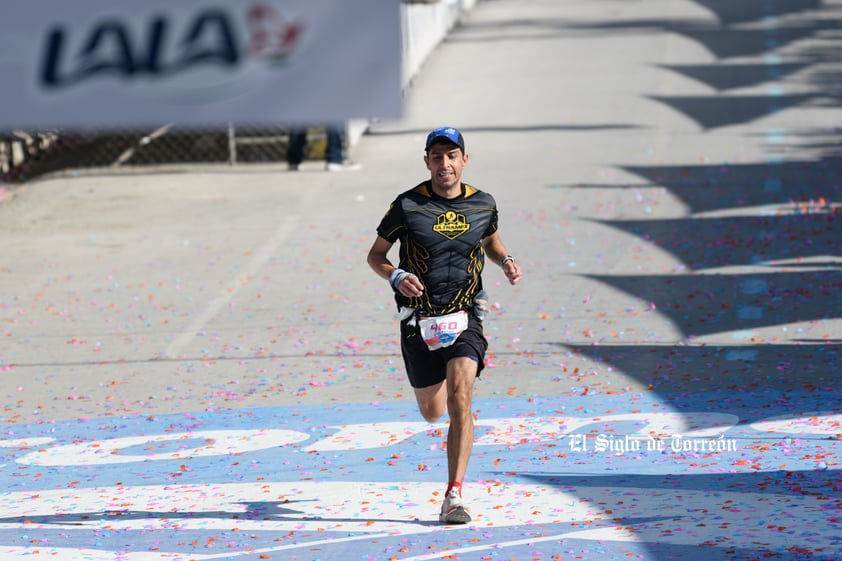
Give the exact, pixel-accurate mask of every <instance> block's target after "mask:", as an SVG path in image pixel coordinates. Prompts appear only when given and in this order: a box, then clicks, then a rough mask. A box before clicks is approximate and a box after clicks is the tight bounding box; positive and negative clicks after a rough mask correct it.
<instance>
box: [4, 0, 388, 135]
mask: <svg viewBox="0 0 842 561" xmlns="http://www.w3.org/2000/svg"><path fill="white" fill-rule="evenodd" d="M400 67H401V37H400V4H399V1H398V0H354V1H353V2H347V1H342V0H286V1H284V0H260V1H255V0H250V1H242V0H226V1H225V2H212V1H211V0H179V1H178V2H171V1H168V0H144V1H143V2H114V1H112V0H77V1H75V2H65V1H61V0H35V1H33V2H20V3H15V4H14V7H13V8H10V9H8V10H6V11H5V13H4V14H3V17H2V18H0V76H3V87H2V88H1V89H0V130H2V129H6V130H8V129H11V128H53V127H67V128H82V129H85V128H101V127H117V126H147V125H157V124H161V123H166V122H178V123H180V124H185V123H190V124H202V125H207V124H221V123H228V122H239V123H246V122H262V123H265V122H283V123H324V122H341V121H345V120H348V119H351V118H393V117H398V116H400V110H401V90H400Z"/></svg>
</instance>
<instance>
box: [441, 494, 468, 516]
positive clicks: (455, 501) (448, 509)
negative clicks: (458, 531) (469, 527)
mask: <svg viewBox="0 0 842 561" xmlns="http://www.w3.org/2000/svg"><path fill="white" fill-rule="evenodd" d="M470 521H471V515H470V514H468V511H466V510H465V507H464V506H462V497H460V496H459V491H458V490H457V489H451V490H450V492H449V493H448V494H447V495H446V496H445V497H444V504H443V505H441V514H439V522H441V523H442V524H467V523H468V522H470Z"/></svg>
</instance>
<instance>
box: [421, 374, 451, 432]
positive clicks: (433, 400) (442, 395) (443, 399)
mask: <svg viewBox="0 0 842 561" xmlns="http://www.w3.org/2000/svg"><path fill="white" fill-rule="evenodd" d="M415 400H416V401H417V402H418V409H420V410H421V415H422V416H423V417H424V420H426V421H427V422H428V423H435V422H436V421H438V420H439V419H440V418H441V416H442V415H444V412H445V408H446V406H447V386H445V383H444V382H439V383H438V384H435V385H432V386H428V387H426V388H415Z"/></svg>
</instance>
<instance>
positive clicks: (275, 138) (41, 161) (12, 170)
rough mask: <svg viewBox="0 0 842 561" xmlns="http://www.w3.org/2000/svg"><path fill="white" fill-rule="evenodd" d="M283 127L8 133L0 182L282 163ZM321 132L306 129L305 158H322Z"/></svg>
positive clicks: (1, 138) (0, 146)
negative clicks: (74, 173) (77, 173)
mask: <svg viewBox="0 0 842 561" xmlns="http://www.w3.org/2000/svg"><path fill="white" fill-rule="evenodd" d="M289 130H290V129H289V128H285V127H280V126H266V125H254V126H243V125H238V126H233V125H230V126H228V127H208V128H196V127H183V126H179V125H178V124H167V125H164V126H161V127H159V128H157V129H154V130H145V131H140V130H114V131H108V132H102V131H99V132H89V133H68V132H62V131H42V132H38V133H30V132H26V131H13V132H11V133H5V134H0V183H23V182H26V181H29V180H32V179H34V178H36V177H38V176H43V175H45V174H49V173H53V172H57V171H62V170H68V169H73V170H79V169H85V168H119V167H143V166H157V165H167V164H195V163H228V164H231V165H233V164H237V163H269V162H275V163H277V162H283V161H285V159H286V152H287V149H288V147H289ZM325 144H326V140H325V134H324V130H323V129H320V128H311V129H308V134H307V148H306V152H305V158H307V159H323V158H324V150H325Z"/></svg>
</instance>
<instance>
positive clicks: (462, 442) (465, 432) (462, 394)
mask: <svg viewBox="0 0 842 561" xmlns="http://www.w3.org/2000/svg"><path fill="white" fill-rule="evenodd" d="M476 377H477V362H476V361H475V360H472V359H470V358H467V357H456V358H453V359H451V360H450V362H448V363H447V392H446V393H447V412H448V415H449V416H450V428H449V429H448V431H447V471H448V477H449V481H450V482H457V483H462V481H463V480H464V478H465V472H466V471H467V469H468V460H469V459H470V457H471V450H472V449H473V446H474V417H473V411H471V398H472V397H473V389H474V380H476Z"/></svg>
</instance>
